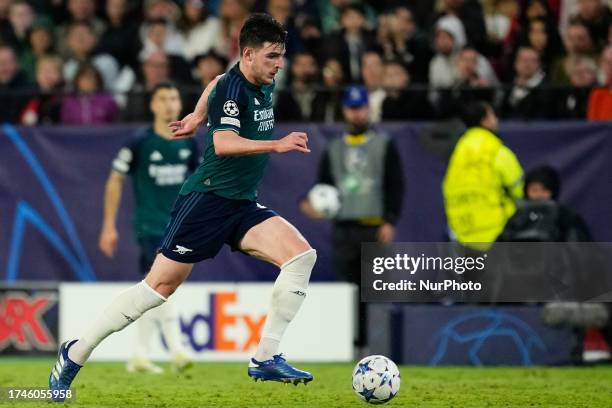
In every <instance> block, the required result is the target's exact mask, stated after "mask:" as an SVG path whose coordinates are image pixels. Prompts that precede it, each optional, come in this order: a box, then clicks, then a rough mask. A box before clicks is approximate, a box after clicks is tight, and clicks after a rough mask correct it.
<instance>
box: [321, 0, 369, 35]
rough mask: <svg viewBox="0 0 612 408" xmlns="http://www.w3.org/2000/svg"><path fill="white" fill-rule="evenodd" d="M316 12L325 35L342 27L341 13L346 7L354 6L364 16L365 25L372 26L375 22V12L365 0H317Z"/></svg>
mask: <svg viewBox="0 0 612 408" xmlns="http://www.w3.org/2000/svg"><path fill="white" fill-rule="evenodd" d="M317 3H318V4H317V14H318V15H319V18H320V20H321V28H322V30H323V33H324V34H325V35H329V34H332V33H334V32H337V31H338V30H341V29H343V28H344V24H342V13H343V12H344V10H345V9H346V8H347V7H352V6H356V7H358V8H359V9H360V10H361V14H362V15H363V16H364V18H365V21H364V23H365V25H366V26H368V27H373V26H374V25H375V23H376V13H375V12H374V10H373V9H372V7H371V6H370V4H368V3H370V2H367V1H365V0H331V1H318V2H317Z"/></svg>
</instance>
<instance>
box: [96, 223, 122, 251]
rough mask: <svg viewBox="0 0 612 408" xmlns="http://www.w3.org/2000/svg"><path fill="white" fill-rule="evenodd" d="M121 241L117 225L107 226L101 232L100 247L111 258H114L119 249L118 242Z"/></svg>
mask: <svg viewBox="0 0 612 408" xmlns="http://www.w3.org/2000/svg"><path fill="white" fill-rule="evenodd" d="M118 242H119V234H118V233H117V229H116V228H115V227H105V228H103V229H102V232H101V233H100V241H99V242H98V247H99V248H100V250H101V251H102V253H104V255H106V256H107V257H109V258H112V257H113V255H114V254H115V250H116V249H117V243H118Z"/></svg>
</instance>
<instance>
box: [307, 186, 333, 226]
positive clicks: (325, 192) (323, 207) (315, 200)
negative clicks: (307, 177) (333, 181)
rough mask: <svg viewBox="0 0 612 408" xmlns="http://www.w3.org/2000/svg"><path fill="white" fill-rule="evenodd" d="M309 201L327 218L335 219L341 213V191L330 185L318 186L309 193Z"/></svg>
mask: <svg viewBox="0 0 612 408" xmlns="http://www.w3.org/2000/svg"><path fill="white" fill-rule="evenodd" d="M308 201H310V205H312V208H314V209H315V210H316V211H317V212H319V213H321V214H323V216H324V217H325V218H334V217H335V216H336V214H338V211H340V205H341V203H340V191H339V190H338V189H337V188H336V187H334V186H331V185H329V184H316V185H315V186H314V187H313V188H312V189H310V191H309V192H308Z"/></svg>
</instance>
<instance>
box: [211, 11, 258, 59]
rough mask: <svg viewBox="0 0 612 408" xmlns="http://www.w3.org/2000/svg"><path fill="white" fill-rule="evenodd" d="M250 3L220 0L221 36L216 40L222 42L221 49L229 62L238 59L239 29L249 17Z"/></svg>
mask: <svg viewBox="0 0 612 408" xmlns="http://www.w3.org/2000/svg"><path fill="white" fill-rule="evenodd" d="M250 5H251V3H250V2H249V0H221V4H220V6H219V18H220V19H221V38H220V39H218V41H220V43H221V44H222V50H223V51H224V52H225V57H226V58H227V59H228V60H229V61H230V64H232V63H233V62H234V61H237V60H238V57H239V54H240V49H239V36H240V29H241V28H242V26H243V25H244V22H245V21H246V19H247V18H248V17H249V13H250Z"/></svg>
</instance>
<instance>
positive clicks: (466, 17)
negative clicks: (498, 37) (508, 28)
mask: <svg viewBox="0 0 612 408" xmlns="http://www.w3.org/2000/svg"><path fill="white" fill-rule="evenodd" d="M442 8H443V9H442V11H441V12H440V13H439V14H438V15H437V16H436V20H438V19H440V18H444V17H448V16H454V17H456V18H458V19H459V20H460V21H461V23H462V25H463V27H464V28H465V35H466V39H467V42H469V44H470V45H472V46H473V47H474V48H476V50H478V52H480V53H481V54H485V55H488V47H489V44H488V38H487V28H486V25H485V20H484V14H483V11H482V6H481V5H480V2H479V1H478V0H443V1H442ZM461 46H463V45H461Z"/></svg>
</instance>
